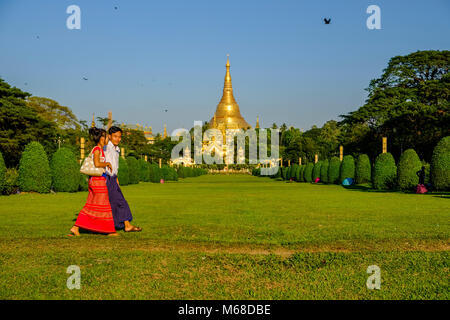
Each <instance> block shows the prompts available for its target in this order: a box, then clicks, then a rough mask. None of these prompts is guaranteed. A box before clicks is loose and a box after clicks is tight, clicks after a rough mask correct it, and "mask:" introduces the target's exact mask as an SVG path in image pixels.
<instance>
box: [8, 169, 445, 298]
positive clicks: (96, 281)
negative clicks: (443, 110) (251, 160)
mask: <svg viewBox="0 0 450 320" xmlns="http://www.w3.org/2000/svg"><path fill="white" fill-rule="evenodd" d="M123 193H124V195H125V197H126V198H127V200H128V202H129V204H130V207H131V210H132V212H133V215H134V220H135V223H136V224H137V225H138V226H141V227H143V229H144V230H143V232H142V233H131V234H124V233H123V232H120V234H121V236H120V237H119V238H111V237H106V236H102V235H94V234H83V235H82V236H81V237H80V238H69V237H67V236H66V234H67V233H68V231H69V228H70V227H71V225H72V224H73V221H74V219H75V218H76V215H77V213H78V211H79V210H80V209H81V207H82V206H83V205H84V202H85V200H86V196H87V193H85V192H81V193H72V194H70V193H58V194H47V195H41V194H21V195H14V196H1V197H0V218H1V221H2V223H1V224H0V299H21V298H26V299H449V298H450V290H449V261H450V259H449V239H450V198H449V195H448V194H447V195H445V194H444V195H440V194H434V195H433V194H429V195H415V194H405V193H400V192H371V191H365V190H364V189H351V190H350V189H344V188H343V187H340V186H335V185H328V186H326V185H314V184H309V183H286V182H284V181H274V180H272V179H270V178H267V177H263V178H261V177H253V176H247V175H230V176H220V175H206V176H200V177H196V178H187V179H181V180H180V181H178V182H168V183H167V182H166V183H165V184H152V183H140V184H138V185H133V186H126V187H123ZM69 265H78V266H80V268H81V289H80V290H69V289H67V287H66V280H67V277H68V276H69V275H68V274H67V273H66V268H67V267H68V266H69ZM370 265H378V266H379V267H380V268H381V281H382V282H381V289H380V290H369V289H367V287H366V280H367V277H368V276H369V274H367V273H366V269H367V267H368V266H370Z"/></svg>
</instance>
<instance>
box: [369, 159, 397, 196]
mask: <svg viewBox="0 0 450 320" xmlns="http://www.w3.org/2000/svg"><path fill="white" fill-rule="evenodd" d="M372 180H373V187H374V188H375V189H378V190H381V189H393V188H394V187H395V184H396V180H397V166H396V165H395V160H394V157H393V156H392V154H390V153H389V152H388V153H381V154H379V155H378V157H377V158H376V159H375V164H374V166H373V175H372Z"/></svg>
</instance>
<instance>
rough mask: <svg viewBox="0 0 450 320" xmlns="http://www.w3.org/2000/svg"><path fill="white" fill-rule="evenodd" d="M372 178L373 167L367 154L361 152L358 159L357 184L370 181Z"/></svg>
mask: <svg viewBox="0 0 450 320" xmlns="http://www.w3.org/2000/svg"><path fill="white" fill-rule="evenodd" d="M371 178H372V168H371V165H370V159H369V156H368V155H367V154H360V155H359V156H358V158H357V159H356V169H355V182H356V184H361V183H368V182H370V180H371Z"/></svg>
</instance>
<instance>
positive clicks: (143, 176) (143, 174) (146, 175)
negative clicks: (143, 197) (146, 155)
mask: <svg viewBox="0 0 450 320" xmlns="http://www.w3.org/2000/svg"><path fill="white" fill-rule="evenodd" d="M138 163H139V181H144V182H149V181H150V171H149V168H148V165H149V163H148V162H147V161H145V159H139V160H138Z"/></svg>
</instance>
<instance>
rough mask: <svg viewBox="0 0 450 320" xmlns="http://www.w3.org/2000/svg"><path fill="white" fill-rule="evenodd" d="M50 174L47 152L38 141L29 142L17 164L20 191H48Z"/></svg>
mask: <svg viewBox="0 0 450 320" xmlns="http://www.w3.org/2000/svg"><path fill="white" fill-rule="evenodd" d="M51 185H52V174H51V171H50V165H49V163H48V158H47V154H46V153H45V151H44V148H43V147H42V145H41V144H40V143H39V142H35V141H33V142H30V143H29V144H27V146H26V147H25V150H24V151H23V153H22V157H21V158H20V164H19V188H20V191H22V192H30V191H35V192H39V193H47V192H50V187H51Z"/></svg>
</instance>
